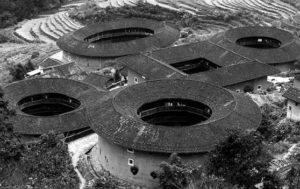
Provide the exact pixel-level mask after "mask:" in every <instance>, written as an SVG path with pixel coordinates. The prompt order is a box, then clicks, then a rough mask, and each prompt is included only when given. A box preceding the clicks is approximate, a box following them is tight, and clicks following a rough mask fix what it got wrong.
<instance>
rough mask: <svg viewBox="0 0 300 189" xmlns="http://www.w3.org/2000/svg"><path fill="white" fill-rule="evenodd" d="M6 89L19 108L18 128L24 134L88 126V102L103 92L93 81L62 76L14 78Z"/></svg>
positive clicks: (15, 124)
mask: <svg viewBox="0 0 300 189" xmlns="http://www.w3.org/2000/svg"><path fill="white" fill-rule="evenodd" d="M4 93H5V99H7V100H8V101H9V106H10V107H11V108H12V109H15V110H16V116H14V118H13V120H12V121H13V122H14V131H15V132H17V133H20V134H22V135H23V136H24V137H23V138H26V137H27V138H31V137H34V136H39V135H41V134H44V133H48V132H49V131H52V130H53V131H55V132H57V133H65V134H67V133H69V132H77V131H80V130H84V129H86V128H88V127H89V125H88V119H87V115H86V109H87V106H89V105H91V104H92V103H93V101H94V98H97V97H98V96H99V95H100V94H101V92H100V91H98V90H97V89H95V88H94V87H93V86H91V85H88V84H85V83H82V82H79V81H74V80H69V79H62V78H37V79H27V80H22V81H19V82H14V83H12V84H9V85H8V86H6V87H5V88H4Z"/></svg>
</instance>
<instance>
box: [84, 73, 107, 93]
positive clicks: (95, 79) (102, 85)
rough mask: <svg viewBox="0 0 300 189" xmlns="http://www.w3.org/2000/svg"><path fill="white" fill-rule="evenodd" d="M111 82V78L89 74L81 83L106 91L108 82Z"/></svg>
mask: <svg viewBox="0 0 300 189" xmlns="http://www.w3.org/2000/svg"><path fill="white" fill-rule="evenodd" d="M110 80H112V78H111V77H108V76H104V75H100V74H97V73H90V74H89V75H88V76H87V77H86V78H85V79H84V80H83V82H85V83H89V84H91V85H93V86H95V87H97V88H99V89H102V90H106V87H107V84H108V82H109V81H110Z"/></svg>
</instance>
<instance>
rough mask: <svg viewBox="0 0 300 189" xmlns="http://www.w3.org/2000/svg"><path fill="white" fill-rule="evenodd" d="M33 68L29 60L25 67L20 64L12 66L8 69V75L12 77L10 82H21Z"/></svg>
mask: <svg viewBox="0 0 300 189" xmlns="http://www.w3.org/2000/svg"><path fill="white" fill-rule="evenodd" d="M34 69H35V67H34V65H33V63H32V62H31V60H28V61H27V63H26V64H25V65H22V64H20V63H19V64H16V65H13V66H12V67H11V68H10V69H9V72H10V75H11V76H12V81H18V80H23V79H24V78H25V74H26V73H27V72H30V71H32V70H34Z"/></svg>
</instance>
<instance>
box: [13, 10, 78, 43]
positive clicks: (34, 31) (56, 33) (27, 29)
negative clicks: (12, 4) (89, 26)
mask: <svg viewBox="0 0 300 189" xmlns="http://www.w3.org/2000/svg"><path fill="white" fill-rule="evenodd" d="M81 27H82V25H81V24H79V23H77V22H75V21H74V20H72V19H70V17H69V16H68V13H67V11H62V12H58V13H56V14H52V15H47V16H44V17H42V18H36V19H32V20H29V21H27V22H25V23H24V24H23V25H22V26H21V27H20V28H18V29H17V30H15V35H16V36H18V37H20V38H21V39H23V40H25V41H27V42H39V41H40V42H45V43H54V42H55V41H56V40H57V39H58V38H59V37H61V36H63V35H64V34H66V33H68V32H70V31H74V30H77V29H79V28H81Z"/></svg>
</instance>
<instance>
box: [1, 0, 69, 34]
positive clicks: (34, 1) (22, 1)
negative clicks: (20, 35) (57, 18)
mask: <svg viewBox="0 0 300 189" xmlns="http://www.w3.org/2000/svg"><path fill="white" fill-rule="evenodd" d="M64 2H66V0H1V1H0V28H5V27H8V26H12V25H14V24H16V23H17V22H20V21H22V20H23V19H26V18H27V19H28V18H32V17H33V16H36V15H38V14H39V13H40V12H41V11H45V10H50V9H54V8H58V7H60V6H61V5H62V4H63V3H64Z"/></svg>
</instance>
